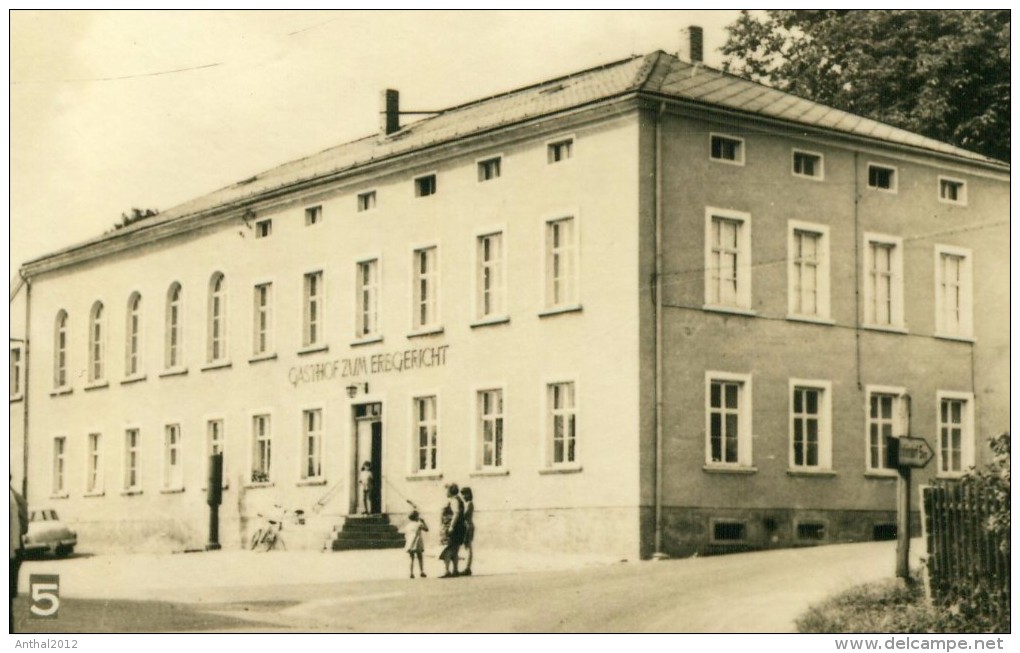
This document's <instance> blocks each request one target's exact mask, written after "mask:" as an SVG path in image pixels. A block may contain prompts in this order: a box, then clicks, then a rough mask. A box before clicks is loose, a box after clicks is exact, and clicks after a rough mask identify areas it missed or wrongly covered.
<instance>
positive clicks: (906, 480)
mask: <svg viewBox="0 0 1020 653" xmlns="http://www.w3.org/2000/svg"><path fill="white" fill-rule="evenodd" d="M886 452H887V454H888V466H889V467H895V468H896V471H897V473H898V475H899V478H898V480H897V481H896V577H897V578H902V579H903V580H904V582H907V583H909V582H910V470H911V469H914V468H917V469H920V468H922V467H924V466H926V465H927V464H928V463H929V462H930V461H931V459H932V457H933V456H934V455H935V452H934V451H932V449H931V446H929V444H928V441H927V440H925V439H924V438H912V437H910V436H907V435H901V436H900V437H898V438H893V437H890V438H887V439H886Z"/></svg>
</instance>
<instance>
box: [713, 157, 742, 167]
mask: <svg viewBox="0 0 1020 653" xmlns="http://www.w3.org/2000/svg"><path fill="white" fill-rule="evenodd" d="M708 160H709V161H712V162H713V163H725V164H726V165H728V166H740V167H744V161H743V160H742V159H741V160H737V159H720V158H718V157H714V156H710V157H708Z"/></svg>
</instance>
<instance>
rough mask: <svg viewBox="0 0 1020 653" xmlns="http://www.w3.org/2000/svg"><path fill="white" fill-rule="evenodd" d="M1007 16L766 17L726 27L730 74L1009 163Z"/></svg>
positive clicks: (798, 13) (856, 13) (812, 13)
mask: <svg viewBox="0 0 1020 653" xmlns="http://www.w3.org/2000/svg"><path fill="white" fill-rule="evenodd" d="M1009 18H1010V16H1009V10H1005V9H1004V10H978V11H975V10H968V11H959V10H937V11H935V10H895V11H894V10H831V9H830V10H774V9H770V10H766V11H756V12H748V11H743V12H741V15H740V17H739V18H738V19H737V21H736V22H734V23H733V24H732V25H730V26H729V27H728V31H729V37H728V40H727V42H726V44H725V45H724V46H723V48H722V51H723V54H725V55H726V61H725V64H724V69H726V70H729V71H732V72H734V73H736V74H738V75H741V76H743V77H747V78H748V79H753V80H755V81H758V82H762V83H765V84H769V85H771V86H774V87H776V88H779V89H781V90H784V91H788V92H790V93H793V94H795V95H799V96H802V97H805V98H808V99H811V100H815V101H817V102H821V103H822V104H826V105H829V106H833V107H837V108H840V109H844V110H846V111H850V112H852V113H855V114H858V115H863V116H867V117H869V118H873V119H875V120H879V121H881V122H884V123H888V124H890V125H894V126H896V127H901V128H903V129H907V130H910V131H913V132H917V133H920V134H923V135H925V136H929V137H931V138H935V139H938V140H941V141H945V142H948V143H952V144H954V145H958V146H960V147H963V148H965V149H968V150H972V151H975V152H980V153H982V154H985V155H987V156H991V157H993V158H996V159H1000V160H1003V161H1008V160H1009V152H1010V76H1009V71H1010V27H1009Z"/></svg>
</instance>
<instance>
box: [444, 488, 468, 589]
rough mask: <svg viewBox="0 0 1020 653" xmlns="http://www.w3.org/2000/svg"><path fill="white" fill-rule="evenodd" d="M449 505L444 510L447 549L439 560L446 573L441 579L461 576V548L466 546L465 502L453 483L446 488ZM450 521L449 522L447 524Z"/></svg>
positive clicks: (445, 548)
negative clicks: (458, 568)
mask: <svg viewBox="0 0 1020 653" xmlns="http://www.w3.org/2000/svg"><path fill="white" fill-rule="evenodd" d="M446 497H447V499H448V500H447V503H446V506H445V507H444V508H443V517H442V521H443V526H444V528H443V534H444V537H443V540H444V544H445V547H444V548H443V552H442V553H440V554H439V558H440V559H441V560H442V561H443V564H444V565H446V573H444V574H443V575H442V576H441V577H440V578H452V577H454V576H459V575H460V572H459V571H458V570H457V567H458V565H459V564H460V559H459V555H460V547H461V546H462V545H463V544H464V533H465V527H464V502H463V501H462V500H461V498H460V488H458V487H457V485H456V484H455V483H451V484H450V485H449V486H448V487H447V488H446ZM447 520H449V522H447Z"/></svg>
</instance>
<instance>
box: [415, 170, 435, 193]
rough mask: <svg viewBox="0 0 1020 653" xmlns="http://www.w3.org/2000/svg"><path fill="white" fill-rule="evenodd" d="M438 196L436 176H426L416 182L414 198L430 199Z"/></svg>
mask: <svg viewBox="0 0 1020 653" xmlns="http://www.w3.org/2000/svg"><path fill="white" fill-rule="evenodd" d="M435 194H436V176H435V175H434V174H432V175H425V176H423V177H418V178H416V179H415V180H414V196H415V197H428V196H429V195H435Z"/></svg>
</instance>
